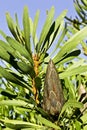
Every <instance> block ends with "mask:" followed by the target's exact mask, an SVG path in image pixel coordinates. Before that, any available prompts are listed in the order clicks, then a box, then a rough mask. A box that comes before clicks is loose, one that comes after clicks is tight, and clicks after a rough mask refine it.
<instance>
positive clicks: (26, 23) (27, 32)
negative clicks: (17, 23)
mask: <svg viewBox="0 0 87 130" xmlns="http://www.w3.org/2000/svg"><path fill="white" fill-rule="evenodd" d="M23 27H24V37H25V45H26V49H27V50H28V52H29V53H31V46H30V23H29V15H28V8H27V6H25V7H24V12H23Z"/></svg>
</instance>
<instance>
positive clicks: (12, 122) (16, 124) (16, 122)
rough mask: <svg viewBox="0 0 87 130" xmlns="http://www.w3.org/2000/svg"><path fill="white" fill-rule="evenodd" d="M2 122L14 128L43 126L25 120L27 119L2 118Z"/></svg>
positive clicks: (0, 120)
mask: <svg viewBox="0 0 87 130" xmlns="http://www.w3.org/2000/svg"><path fill="white" fill-rule="evenodd" d="M0 122H3V123H4V124H5V125H6V126H7V127H9V128H12V129H21V128H37V129H39V128H42V129H43V126H40V125H37V124H33V123H30V122H25V121H19V120H8V119H5V120H2V119H0Z"/></svg>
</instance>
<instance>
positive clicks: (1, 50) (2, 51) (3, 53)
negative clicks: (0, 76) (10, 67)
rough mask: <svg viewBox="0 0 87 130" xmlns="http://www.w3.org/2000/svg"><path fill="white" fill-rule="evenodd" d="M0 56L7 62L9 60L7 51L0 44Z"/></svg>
mask: <svg viewBox="0 0 87 130" xmlns="http://www.w3.org/2000/svg"><path fill="white" fill-rule="evenodd" d="M0 58H2V59H3V60H5V61H7V62H9V61H10V55H9V54H8V53H7V51H6V50H5V49H4V48H3V47H2V46H0Z"/></svg>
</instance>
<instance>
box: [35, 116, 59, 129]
mask: <svg viewBox="0 0 87 130" xmlns="http://www.w3.org/2000/svg"><path fill="white" fill-rule="evenodd" d="M37 119H39V121H40V122H41V123H42V124H44V125H45V126H48V127H51V128H54V129H56V130H61V128H60V127H59V126H57V125H55V124H54V123H52V122H51V121H49V120H47V119H45V118H43V117H41V116H40V115H39V116H37Z"/></svg>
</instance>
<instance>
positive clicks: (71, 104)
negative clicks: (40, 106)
mask: <svg viewBox="0 0 87 130" xmlns="http://www.w3.org/2000/svg"><path fill="white" fill-rule="evenodd" d="M68 107H73V108H82V107H83V104H82V103H81V102H77V101H76V100H69V101H68V102H66V103H65V104H64V106H63V108H62V111H61V113H60V115H59V118H60V116H61V115H62V114H63V112H64V111H66V109H67V108H68Z"/></svg>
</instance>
